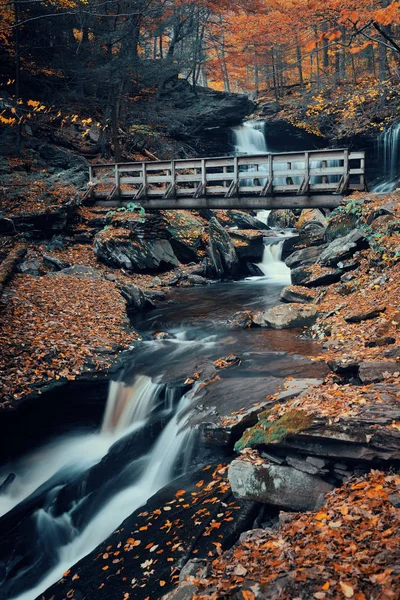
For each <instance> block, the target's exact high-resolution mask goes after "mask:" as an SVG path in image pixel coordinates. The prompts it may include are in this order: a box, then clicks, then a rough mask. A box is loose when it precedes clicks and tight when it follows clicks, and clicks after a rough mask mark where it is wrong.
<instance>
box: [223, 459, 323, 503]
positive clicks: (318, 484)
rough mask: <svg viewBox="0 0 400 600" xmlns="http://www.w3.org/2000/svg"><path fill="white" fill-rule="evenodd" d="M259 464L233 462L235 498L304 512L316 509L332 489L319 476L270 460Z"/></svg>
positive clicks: (230, 470)
mask: <svg viewBox="0 0 400 600" xmlns="http://www.w3.org/2000/svg"><path fill="white" fill-rule="evenodd" d="M257 463H258V464H253V463H252V462H250V461H247V460H241V459H236V460H234V461H233V462H232V463H231V465H230V467H229V471H228V479H229V482H230V484H231V487H232V491H233V494H234V496H235V497H236V498H239V499H241V500H255V501H256V502H260V503H262V504H269V505H273V506H279V507H281V508H285V509H288V510H294V511H305V510H314V509H315V508H317V507H318V506H319V505H320V504H321V503H322V501H323V497H324V494H327V493H328V492H330V491H331V490H332V489H333V486H332V485H331V484H329V483H327V482H326V481H324V480H323V479H321V478H320V477H316V476H315V475H310V474H309V473H305V472H304V471H298V470H297V469H295V468H293V467H290V466H286V465H285V466H284V465H276V464H271V463H269V462H268V461H264V462H262V463H261V464H259V461H257Z"/></svg>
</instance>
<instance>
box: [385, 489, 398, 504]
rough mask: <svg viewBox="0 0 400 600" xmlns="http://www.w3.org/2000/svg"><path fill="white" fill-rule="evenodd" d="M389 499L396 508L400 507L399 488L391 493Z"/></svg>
mask: <svg viewBox="0 0 400 600" xmlns="http://www.w3.org/2000/svg"><path fill="white" fill-rule="evenodd" d="M388 501H389V502H390V504H391V505H392V506H394V507H395V508H400V490H397V492H395V493H394V494H390V496H388Z"/></svg>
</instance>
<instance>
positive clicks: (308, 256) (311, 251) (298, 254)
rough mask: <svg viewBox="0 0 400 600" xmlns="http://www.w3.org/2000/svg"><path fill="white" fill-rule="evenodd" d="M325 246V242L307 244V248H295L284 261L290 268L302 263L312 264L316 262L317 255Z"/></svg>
mask: <svg viewBox="0 0 400 600" xmlns="http://www.w3.org/2000/svg"><path fill="white" fill-rule="evenodd" d="M326 248H327V244H323V245H322V246H309V247H307V248H302V249H301V250H296V251H295V252H293V254H291V255H290V256H288V257H287V259H286V260H285V263H286V265H287V266H288V267H290V268H291V269H295V268H296V267H300V266H302V265H313V264H314V263H316V262H317V259H318V257H319V256H320V255H321V254H322V252H323V251H324V250H325V249H326Z"/></svg>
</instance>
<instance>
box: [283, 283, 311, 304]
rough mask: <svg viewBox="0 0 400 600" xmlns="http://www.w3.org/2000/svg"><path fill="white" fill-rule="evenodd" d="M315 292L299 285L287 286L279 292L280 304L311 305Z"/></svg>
mask: <svg viewBox="0 0 400 600" xmlns="http://www.w3.org/2000/svg"><path fill="white" fill-rule="evenodd" d="M316 295H317V291H316V290H313V289H311V288H307V287H305V286H301V285H287V286H286V287H284V288H283V290H282V291H281V297H280V300H281V302H288V303H297V304H312V303H313V302H314V299H315V297H316Z"/></svg>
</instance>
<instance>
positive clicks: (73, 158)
mask: <svg viewBox="0 0 400 600" xmlns="http://www.w3.org/2000/svg"><path fill="white" fill-rule="evenodd" d="M38 153H39V156H40V158H41V159H42V160H44V161H45V162H46V163H47V164H48V165H50V166H53V167H57V168H58V169H62V170H65V171H66V170H69V169H81V170H87V168H88V163H87V161H86V159H84V158H83V157H82V156H79V155H78V154H73V153H72V152H69V151H68V150H65V149H64V148H57V147H56V146H53V145H51V144H42V145H41V146H40V147H39V150H38Z"/></svg>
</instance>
